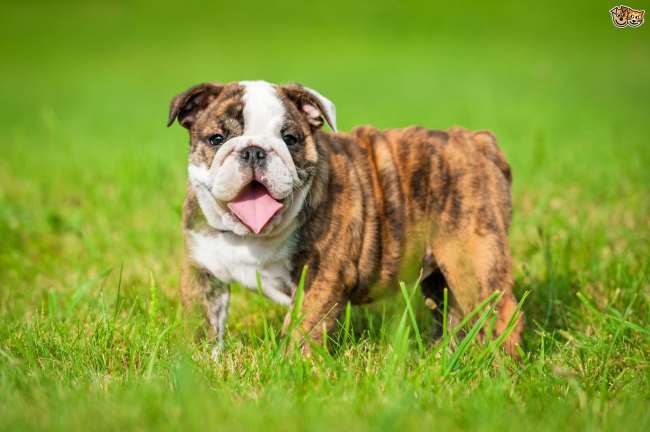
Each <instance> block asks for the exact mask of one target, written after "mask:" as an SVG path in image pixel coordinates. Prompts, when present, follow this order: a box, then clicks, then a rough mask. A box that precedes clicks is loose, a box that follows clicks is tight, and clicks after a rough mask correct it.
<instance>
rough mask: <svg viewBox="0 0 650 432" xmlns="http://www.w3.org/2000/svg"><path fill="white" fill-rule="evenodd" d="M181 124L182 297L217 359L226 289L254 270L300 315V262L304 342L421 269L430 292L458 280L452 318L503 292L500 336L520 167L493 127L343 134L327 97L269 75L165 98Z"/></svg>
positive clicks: (265, 289) (436, 293) (250, 278)
mask: <svg viewBox="0 0 650 432" xmlns="http://www.w3.org/2000/svg"><path fill="white" fill-rule="evenodd" d="M176 120H177V121H178V123H180V125H181V126H183V127H184V128H186V129H187V130H188V131H189V166H188V176H189V181H188V187H187V194H186V197H185V202H184V205H183V215H182V222H183V229H184V238H185V251H186V253H185V260H184V264H183V271H182V277H181V292H182V299H183V303H184V304H185V305H188V306H189V305H191V304H194V303H195V302H197V301H200V302H202V303H203V306H204V309H205V314H206V317H207V321H208V322H209V325H210V328H211V330H212V331H211V333H213V337H214V340H215V350H214V352H213V354H214V355H217V354H218V352H219V350H220V349H221V346H222V345H223V336H224V330H225V327H226V320H227V316H228V304H229V300H230V289H229V286H230V284H231V283H233V282H237V283H239V284H240V285H241V286H242V287H246V288H248V289H251V290H254V291H258V282H257V278H258V277H259V279H260V281H261V292H262V294H264V295H265V296H266V297H268V298H269V299H271V300H272V301H274V302H277V303H280V304H282V305H286V306H287V307H289V309H291V305H292V301H293V297H294V293H295V291H296V287H297V283H298V280H299V278H300V276H301V273H302V271H303V268H304V267H305V266H307V268H308V269H309V270H308V273H307V277H306V282H305V291H304V299H303V302H302V310H301V311H300V312H301V317H302V320H301V321H300V326H301V329H300V330H301V332H300V335H301V336H300V340H301V344H302V347H303V349H304V350H307V351H308V350H309V347H308V344H306V343H305V338H309V339H311V340H313V341H314V342H316V343H318V342H321V341H322V338H323V335H324V334H325V332H329V331H331V330H332V328H333V326H334V324H335V322H336V318H337V316H338V314H339V312H340V311H341V310H342V309H343V308H344V306H345V305H346V303H347V302H348V301H349V302H351V303H352V304H364V303H368V302H371V301H375V300H378V299H381V298H383V297H385V296H386V295H388V294H390V293H391V292H398V291H399V281H400V280H408V279H415V278H417V277H418V275H419V277H421V287H422V293H423V295H424V296H425V298H427V299H434V300H435V299H440V298H441V296H442V293H443V290H444V289H445V288H446V287H448V288H449V293H450V295H449V305H450V309H449V314H448V317H449V319H450V321H451V322H452V324H453V322H458V321H459V320H460V319H461V318H462V317H463V315H465V314H467V313H468V312H470V311H472V310H473V309H474V308H475V307H476V306H477V305H478V304H479V303H480V302H481V301H482V300H484V299H485V298H487V297H488V296H489V295H491V294H492V293H493V292H494V291H495V290H498V291H500V292H501V293H502V295H501V297H500V300H499V303H498V305H497V318H496V322H495V326H494V330H495V332H496V334H500V333H502V332H503V331H504V330H505V329H506V327H507V325H508V323H509V321H510V319H511V317H512V316H513V313H514V311H515V308H516V304H517V303H516V299H515V297H514V295H513V293H512V285H513V277H512V270H511V256H510V251H509V246H508V228H509V225H510V221H511V213H512V208H511V194H510V184H511V172H510V167H509V165H508V163H507V162H506V160H505V158H504V156H503V154H502V152H501V151H500V149H499V147H498V146H497V143H496V140H495V137H494V136H493V135H492V133H490V132H487V131H479V132H470V131H467V130H465V129H462V128H452V129H449V130H447V131H442V130H432V129H426V128H422V127H408V128H403V129H386V130H378V129H376V128H373V127H369V126H361V127H357V128H355V129H353V130H352V131H351V132H337V130H336V109H335V106H334V104H333V103H332V102H331V101H330V100H328V99H327V98H326V97H324V96H323V95H321V94H320V93H319V92H317V91H315V90H312V89H310V88H307V87H303V86H301V85H299V84H289V85H274V84H270V83H267V82H264V81H243V82H237V83H230V84H216V83H207V84H199V85H197V86H194V87H192V88H190V89H188V90H187V91H185V92H183V93H181V94H179V95H178V96H176V97H175V98H174V99H173V100H172V102H171V106H170V110H169V118H168V126H170V125H172V124H173V123H174V121H176ZM325 123H327V124H328V125H329V127H330V129H331V130H332V132H325V131H323V130H322V127H323V125H324V124H325ZM258 275H259V276H258ZM438 310H440V308H438ZM288 316H289V315H288ZM285 322H286V321H285ZM522 326H523V324H522V322H521V320H520V321H519V322H518V323H517V325H516V326H515V329H514V331H512V332H511V333H510V335H509V337H508V338H507V340H506V342H505V344H504V347H505V349H506V350H507V351H508V352H510V353H513V354H516V349H515V347H516V345H517V344H518V343H519V341H520V335H521V331H522Z"/></svg>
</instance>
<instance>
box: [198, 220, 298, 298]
mask: <svg viewBox="0 0 650 432" xmlns="http://www.w3.org/2000/svg"><path fill="white" fill-rule="evenodd" d="M293 233H294V227H291V229H288V230H286V231H285V232H283V233H282V234H281V235H278V236H276V237H252V236H245V237H242V236H238V235H236V234H233V233H227V232H220V233H214V234H212V233H211V234H207V233H202V232H197V231H188V233H187V234H188V236H189V239H190V252H191V254H192V258H193V259H194V260H195V261H196V263H197V264H199V265H200V266H202V267H203V268H205V269H207V270H208V271H209V272H210V273H212V274H213V275H214V276H215V277H216V278H217V279H219V280H220V281H221V282H224V283H232V282H238V283H239V284H240V285H242V286H244V287H246V288H248V289H250V290H253V291H257V280H256V274H257V272H259V273H260V279H261V282H262V293H263V294H264V295H265V296H266V297H268V298H270V299H271V300H273V301H274V302H276V303H279V304H283V305H290V304H291V292H292V290H293V285H292V282H291V270H292V265H291V256H292V253H293V250H294V247H295V239H294V235H293Z"/></svg>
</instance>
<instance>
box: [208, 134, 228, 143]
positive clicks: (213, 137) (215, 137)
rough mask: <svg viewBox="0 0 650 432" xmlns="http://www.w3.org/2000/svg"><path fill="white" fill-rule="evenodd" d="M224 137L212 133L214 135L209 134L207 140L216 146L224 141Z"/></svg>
mask: <svg viewBox="0 0 650 432" xmlns="http://www.w3.org/2000/svg"><path fill="white" fill-rule="evenodd" d="M224 139H225V138H224V137H223V135H221V134H214V135H210V138H208V141H210V144H212V145H213V146H218V145H219V144H221V143H222V142H223V141H224Z"/></svg>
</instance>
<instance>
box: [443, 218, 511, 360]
mask: <svg viewBox="0 0 650 432" xmlns="http://www.w3.org/2000/svg"><path fill="white" fill-rule="evenodd" d="M433 253H434V257H435V260H436V262H437V264H438V266H439V268H440V270H441V272H442V274H443V275H444V279H445V280H446V282H447V284H448V285H449V289H450V291H451V294H452V296H451V297H453V299H452V304H451V309H452V310H453V311H455V312H456V313H457V314H459V315H461V316H463V315H465V314H468V313H470V312H471V311H472V310H474V309H475V308H476V307H477V306H478V305H479V304H480V303H481V301H483V300H484V299H486V298H487V297H489V296H490V295H491V294H492V293H493V292H494V291H500V292H501V293H503V294H502V297H501V300H500V301H499V304H498V305H497V307H496V309H497V319H496V323H495V331H496V334H497V335H499V334H501V333H503V332H504V331H505V330H506V328H507V325H508V323H509V322H510V318H512V316H513V313H514V311H515V307H516V305H517V300H516V299H515V297H514V295H513V293H512V285H513V279H512V270H511V258H510V251H509V250H508V243H507V237H506V235H505V233H502V232H499V231H494V232H490V233H482V234H477V233H475V232H474V231H470V230H458V232H456V233H455V234H454V235H450V234H443V235H439V237H438V238H437V239H435V241H434V245H433ZM522 329H523V319H520V320H519V322H518V323H517V324H516V326H515V328H514V330H513V331H512V333H510V336H509V337H508V339H507V340H506V341H505V343H504V348H505V350H506V351H507V352H508V353H510V354H512V355H515V356H516V355H517V349H516V346H517V345H518V344H519V343H520V340H521V332H522Z"/></svg>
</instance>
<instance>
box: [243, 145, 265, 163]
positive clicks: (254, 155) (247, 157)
mask: <svg viewBox="0 0 650 432" xmlns="http://www.w3.org/2000/svg"><path fill="white" fill-rule="evenodd" d="M239 157H240V158H241V160H243V161H244V162H248V163H250V164H255V165H261V164H262V162H264V160H265V159H266V151H265V150H264V149H263V148H261V147H257V146H250V147H246V148H245V149H243V150H242V151H240V152H239Z"/></svg>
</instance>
